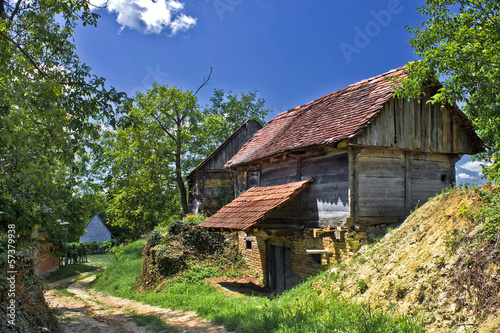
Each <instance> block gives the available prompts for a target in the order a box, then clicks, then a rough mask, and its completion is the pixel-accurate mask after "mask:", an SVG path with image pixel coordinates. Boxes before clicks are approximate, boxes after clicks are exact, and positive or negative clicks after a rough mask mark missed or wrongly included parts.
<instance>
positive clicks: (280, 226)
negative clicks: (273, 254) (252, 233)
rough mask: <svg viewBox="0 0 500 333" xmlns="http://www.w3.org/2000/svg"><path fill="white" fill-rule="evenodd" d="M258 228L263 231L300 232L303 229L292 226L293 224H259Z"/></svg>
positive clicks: (300, 226) (299, 226)
mask: <svg viewBox="0 0 500 333" xmlns="http://www.w3.org/2000/svg"><path fill="white" fill-rule="evenodd" d="M259 228H265V229H296V230H302V229H304V226H303V225H294V224H265V223H262V224H259Z"/></svg>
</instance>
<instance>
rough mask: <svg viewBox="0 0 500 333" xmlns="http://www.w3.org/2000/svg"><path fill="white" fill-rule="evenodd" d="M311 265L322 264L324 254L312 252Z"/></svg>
mask: <svg viewBox="0 0 500 333" xmlns="http://www.w3.org/2000/svg"><path fill="white" fill-rule="evenodd" d="M310 256H311V265H312V266H321V261H322V256H321V254H311V255H310Z"/></svg>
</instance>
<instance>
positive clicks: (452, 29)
mask: <svg viewBox="0 0 500 333" xmlns="http://www.w3.org/2000/svg"><path fill="white" fill-rule="evenodd" d="M419 11H420V13H421V14H422V15H425V16H427V17H428V18H427V19H426V20H425V21H424V23H423V24H422V25H421V26H417V27H415V28H407V29H408V30H409V31H410V32H412V33H413V38H411V39H410V45H411V46H412V47H413V48H414V49H415V53H416V54H417V55H418V56H419V57H420V58H421V60H419V61H416V62H412V63H409V64H407V66H408V78H407V79H406V80H403V86H402V87H401V88H400V89H398V91H397V94H398V95H399V96H405V97H416V96H419V95H420V94H421V92H422V89H421V88H422V87H423V86H424V85H428V84H430V83H431V84H432V82H436V81H437V79H438V78H439V79H440V81H441V86H440V87H439V90H438V93H437V94H436V95H435V96H433V97H432V99H431V100H430V102H431V103H435V102H441V103H450V104H453V103H455V102H459V103H462V104H463V110H464V111H465V113H466V114H467V115H468V116H469V118H470V119H471V120H472V123H473V125H474V127H475V128H476V130H477V131H478V134H479V135H480V137H481V138H482V139H483V140H484V141H485V143H486V144H487V145H488V146H489V147H490V149H488V150H487V151H486V152H485V153H482V154H479V156H478V157H477V158H478V159H486V160H489V161H491V162H493V164H492V165H491V166H489V167H485V174H486V175H487V177H488V178H489V179H490V180H496V181H498V180H499V179H500V158H499V157H500V156H499V152H500V93H499V90H500V2H498V1H484V0H473V1H465V0H426V5H425V6H423V7H421V8H419Z"/></svg>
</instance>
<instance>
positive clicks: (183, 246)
mask: <svg viewBox="0 0 500 333" xmlns="http://www.w3.org/2000/svg"><path fill="white" fill-rule="evenodd" d="M204 220H205V217H204V216H194V215H187V216H186V217H185V218H184V219H183V220H178V221H174V222H172V223H171V224H170V225H169V226H168V227H165V228H157V229H155V230H153V231H152V232H151V233H150V234H149V235H148V237H147V240H146V244H145V246H144V251H143V254H142V258H143V264H142V274H141V284H142V287H143V288H146V289H150V288H153V287H155V286H156V285H157V284H159V283H161V282H162V281H163V280H165V279H167V278H171V277H172V276H173V275H175V274H177V275H180V276H182V278H183V279H184V280H186V281H200V280H202V279H204V278H207V277H213V276H217V275H221V274H222V272H223V271H224V270H225V267H233V268H234V267H237V266H238V265H242V261H241V260H239V259H240V258H241V256H239V255H238V254H239V252H238V251H237V249H236V244H231V243H230V239H228V240H227V241H226V239H225V237H224V235H223V234H221V233H216V232H209V231H208V230H207V229H205V228H200V227H198V224H199V223H200V222H202V221H204ZM228 263H230V265H228Z"/></svg>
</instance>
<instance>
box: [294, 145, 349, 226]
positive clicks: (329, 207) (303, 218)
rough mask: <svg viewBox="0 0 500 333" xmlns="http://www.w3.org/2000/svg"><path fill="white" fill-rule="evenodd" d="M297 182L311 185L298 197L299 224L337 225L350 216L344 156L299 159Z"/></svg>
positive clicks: (347, 170)
mask: <svg viewBox="0 0 500 333" xmlns="http://www.w3.org/2000/svg"><path fill="white" fill-rule="evenodd" d="M300 169H301V175H300V179H301V180H305V179H309V178H312V179H313V182H312V183H311V184H309V187H308V188H307V189H306V190H304V192H302V193H301V194H300V214H299V216H300V217H299V219H300V222H301V224H303V225H305V227H306V228H315V227H319V226H320V225H321V226H325V227H326V226H328V225H329V224H334V225H336V224H339V223H340V222H342V221H343V220H344V218H345V217H347V216H349V166H348V155H347V153H345V152H344V153H340V154H335V155H330V156H324V157H316V158H309V159H304V160H302V164H301V168H300Z"/></svg>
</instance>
